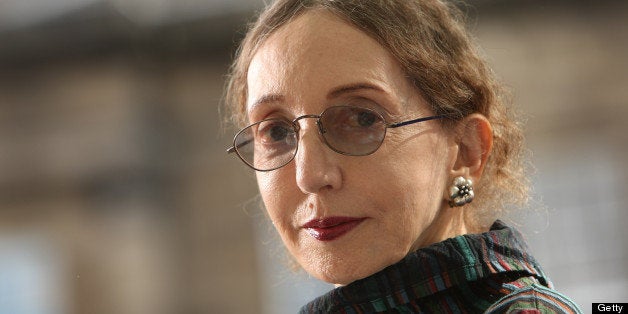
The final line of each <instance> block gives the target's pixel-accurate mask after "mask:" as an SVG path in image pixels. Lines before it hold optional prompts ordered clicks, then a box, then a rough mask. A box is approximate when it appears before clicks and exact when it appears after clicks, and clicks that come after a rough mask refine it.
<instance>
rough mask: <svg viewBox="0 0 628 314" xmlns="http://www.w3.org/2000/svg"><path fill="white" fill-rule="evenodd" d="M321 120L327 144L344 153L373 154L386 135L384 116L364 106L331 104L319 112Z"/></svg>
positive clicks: (355, 154)
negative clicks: (337, 105)
mask: <svg viewBox="0 0 628 314" xmlns="http://www.w3.org/2000/svg"><path fill="white" fill-rule="evenodd" d="M321 124H322V127H323V129H324V133H323V137H324V138H325V141H327V144H328V145H329V146H331V147H332V148H333V149H335V150H336V151H338V152H341V153H343V154H347V155H353V156H363V155H368V154H372V153H373V152H375V151H376V150H377V149H378V148H379V146H380V145H381V144H382V141H383V140H384V136H385V135H386V122H385V121H384V118H383V117H382V116H381V115H380V114H379V113H377V112H375V111H373V110H370V109H366V108H358V107H350V106H339V107H330V108H328V109H327V110H326V111H325V112H324V113H323V115H322V116H321Z"/></svg>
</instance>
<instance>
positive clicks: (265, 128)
mask: <svg viewBox="0 0 628 314" xmlns="http://www.w3.org/2000/svg"><path fill="white" fill-rule="evenodd" d="M291 133H294V130H293V129H292V127H291V126H290V124H288V123H287V122H285V121H280V120H272V121H267V122H263V123H260V125H259V128H258V131H257V137H258V138H259V141H260V142H261V143H264V144H272V143H277V142H281V141H285V140H286V139H287V138H288V137H289V135H290V134H291Z"/></svg>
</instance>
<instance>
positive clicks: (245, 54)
mask: <svg viewBox="0 0 628 314" xmlns="http://www.w3.org/2000/svg"><path fill="white" fill-rule="evenodd" d="M315 9H322V10H327V11H329V12H332V13H333V14H335V15H336V16H338V17H340V18H341V19H343V20H345V21H346V22H348V23H350V24H352V25H354V26H355V27H357V28H358V29H360V30H362V31H363V32H365V33H366V34H368V35H369V36H371V37H372V38H374V39H376V40H377V41H378V42H379V43H380V44H381V45H382V46H383V47H385V48H386V49H387V50H388V51H389V52H390V53H391V54H392V55H393V56H394V57H395V58H396V59H397V61H398V62H399V64H400V65H401V67H402V68H403V70H404V71H405V74H406V75H407V77H408V79H410V80H411V82H412V83H413V84H414V85H415V86H416V88H417V89H418V91H419V92H420V93H421V94H422V95H423V97H424V98H425V100H426V101H427V102H428V103H429V104H430V106H431V107H432V110H433V111H434V112H435V113H436V114H449V115H452V116H454V118H453V119H450V122H449V124H452V122H451V121H453V124H455V123H456V121H459V120H460V119H462V118H463V117H465V116H467V115H469V114H472V113H480V114H482V115H484V116H485V117H486V118H487V119H488V120H489V122H490V123H491V126H492V128H493V150H492V153H491V155H490V156H489V158H488V161H487V164H486V166H485V169H484V173H483V175H482V179H481V182H482V184H481V185H479V186H476V187H475V192H476V198H475V200H474V202H473V203H472V204H470V205H472V206H468V207H471V208H468V209H467V210H466V212H465V215H466V216H465V219H466V221H467V224H468V226H470V227H471V231H481V230H485V229H486V228H487V227H488V225H489V224H490V223H491V222H492V221H493V220H494V219H495V218H496V217H497V216H499V215H500V214H501V213H502V211H503V210H505V209H508V208H511V207H513V206H521V205H524V204H525V203H526V201H527V195H528V180H527V177H526V175H525V171H524V170H525V167H524V165H525V163H524V159H525V158H524V157H523V155H524V154H523V133H522V130H521V126H520V123H518V122H517V120H516V119H515V114H513V113H512V110H509V105H510V101H509V100H508V97H505V93H504V89H503V87H502V85H501V84H500V82H498V80H497V79H496V78H495V76H494V74H493V73H492V71H491V69H490V68H489V66H488V65H487V63H486V61H485V60H484V58H483V57H482V56H481V54H480V50H479V49H478V47H477V46H476V45H475V43H474V41H473V40H472V38H471V36H470V34H469V32H468V31H467V29H466V27H465V21H464V14H462V11H461V10H460V9H459V8H458V7H457V6H456V5H455V4H452V3H449V2H445V1H441V0H277V1H275V2H273V3H272V4H270V5H269V6H268V7H267V8H266V9H265V10H264V11H263V12H262V13H261V14H260V16H259V17H258V19H257V21H256V22H255V23H253V24H252V25H251V26H250V29H249V31H248V32H247V34H246V37H245V38H244V40H243V41H242V43H241V45H240V48H239V50H238V51H237V53H236V55H235V59H234V62H233V64H232V66H231V69H230V75H229V77H228V80H227V86H226V91H225V105H226V107H227V110H228V116H229V117H230V118H231V122H233V123H235V124H236V125H238V126H243V125H244V123H245V122H246V112H245V108H246V99H247V71H248V67H249V64H250V62H251V59H252V58H253V56H254V54H255V53H256V51H257V49H258V48H259V47H260V45H261V44H263V43H264V41H265V39H266V38H268V36H270V35H271V34H272V33H273V32H274V31H275V30H276V29H278V28H279V27H281V26H283V25H285V24H286V23H288V22H289V21H291V20H292V19H293V18H295V17H296V16H299V15H301V14H303V13H304V12H308V11H311V10H315ZM445 123H447V122H445Z"/></svg>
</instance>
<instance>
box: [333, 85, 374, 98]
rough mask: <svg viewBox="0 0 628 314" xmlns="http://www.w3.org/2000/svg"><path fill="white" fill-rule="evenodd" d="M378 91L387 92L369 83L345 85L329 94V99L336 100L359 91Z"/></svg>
mask: <svg viewBox="0 0 628 314" xmlns="http://www.w3.org/2000/svg"><path fill="white" fill-rule="evenodd" d="M365 89H366V90H376V91H380V92H385V91H384V90H383V89H382V88H381V87H379V86H377V85H373V84H369V83H355V84H349V85H343V86H339V87H336V88H334V89H333V90H332V91H331V92H329V93H328V94H327V99H332V98H336V97H339V96H342V95H343V94H347V93H351V92H355V91H359V90H365Z"/></svg>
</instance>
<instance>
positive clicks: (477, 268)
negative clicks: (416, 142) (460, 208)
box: [300, 220, 581, 314]
mask: <svg viewBox="0 0 628 314" xmlns="http://www.w3.org/2000/svg"><path fill="white" fill-rule="evenodd" d="M300 313H348V314H353V313H581V311H580V310H579V309H578V307H577V305H576V304H574V303H573V302H572V301H571V300H569V299H568V298H567V297H565V296H563V295H561V294H560V293H558V292H556V291H555V290H553V286H552V283H551V282H550V280H549V279H548V277H547V276H546V275H545V274H544V273H543V271H542V270H541V267H540V265H539V264H538V263H537V262H536V261H535V260H534V258H533V257H532V256H531V255H529V254H528V249H527V246H526V244H525V242H524V241H523V239H522V236H521V234H520V233H519V232H518V231H516V230H515V229H513V228H511V227H508V226H506V225H505V224H504V223H503V222H501V221H499V220H498V221H496V222H495V223H494V224H493V226H492V227H491V229H490V231H489V232H486V233H482V234H467V235H463V236H458V237H455V238H451V239H447V240H445V241H443V242H440V243H436V244H433V245H431V246H428V247H425V248H422V249H419V250H418V251H416V252H413V253H411V254H409V255H408V256H406V257H405V258H404V259H402V260H401V261H399V262H398V263H396V264H394V265H391V266H389V267H387V268H385V269H384V270H382V271H380V272H378V273H376V274H374V275H372V276H370V277H367V278H364V279H361V280H357V281H355V282H353V283H351V284H349V285H347V286H343V287H339V288H336V289H334V290H332V291H330V292H328V293H327V294H325V295H323V296H321V297H319V298H317V299H315V300H313V301H312V302H310V303H308V304H307V305H305V306H304V307H303V308H302V309H301V311H300Z"/></svg>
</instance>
